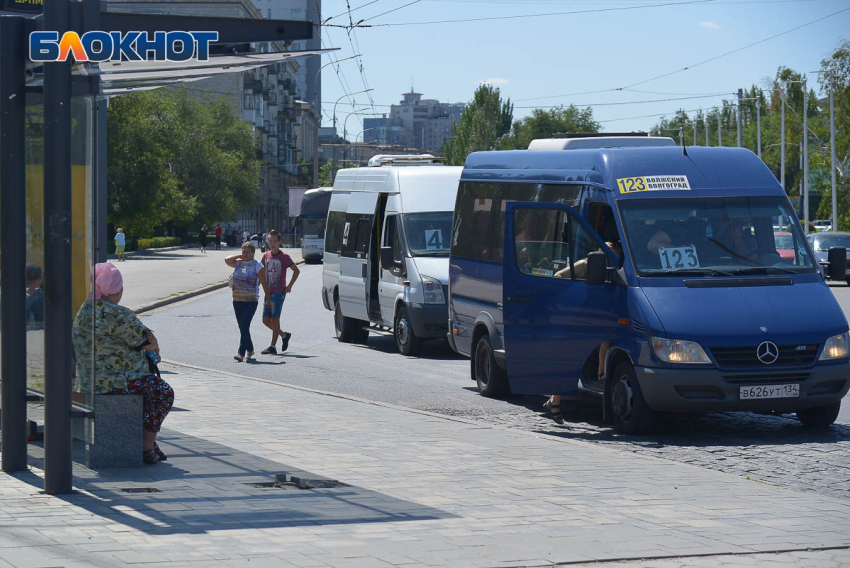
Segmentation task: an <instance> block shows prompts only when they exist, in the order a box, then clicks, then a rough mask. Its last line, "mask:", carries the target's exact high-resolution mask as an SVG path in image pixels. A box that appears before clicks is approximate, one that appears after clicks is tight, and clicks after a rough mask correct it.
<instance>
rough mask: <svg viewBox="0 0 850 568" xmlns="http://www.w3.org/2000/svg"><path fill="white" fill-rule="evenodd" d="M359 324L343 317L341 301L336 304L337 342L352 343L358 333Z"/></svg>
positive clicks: (352, 319) (335, 325) (335, 327)
mask: <svg viewBox="0 0 850 568" xmlns="http://www.w3.org/2000/svg"><path fill="white" fill-rule="evenodd" d="M357 324H358V321H357V320H356V319H354V318H349V317H346V316H344V315H342V308H340V307H339V300H337V301H336V302H334V330H335V331H336V338H337V341H341V342H342V343H351V342H352V341H353V340H354V335H355V333H356V332H357Z"/></svg>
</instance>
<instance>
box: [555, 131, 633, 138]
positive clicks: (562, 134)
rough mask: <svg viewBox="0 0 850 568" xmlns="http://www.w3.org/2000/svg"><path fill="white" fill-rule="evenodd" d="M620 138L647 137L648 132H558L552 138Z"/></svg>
mask: <svg viewBox="0 0 850 568" xmlns="http://www.w3.org/2000/svg"><path fill="white" fill-rule="evenodd" d="M620 136H649V132H559V133H557V134H553V135H552V138H610V137H620Z"/></svg>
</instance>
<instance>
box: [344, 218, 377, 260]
mask: <svg viewBox="0 0 850 568" xmlns="http://www.w3.org/2000/svg"><path fill="white" fill-rule="evenodd" d="M373 217H374V215H365V214H362V213H349V214H347V215H346V216H345V223H344V224H347V225H348V238H347V239H346V238H343V243H342V256H346V257H354V258H365V256H366V253H367V251H368V250H369V239H370V237H371V235H372V219H373Z"/></svg>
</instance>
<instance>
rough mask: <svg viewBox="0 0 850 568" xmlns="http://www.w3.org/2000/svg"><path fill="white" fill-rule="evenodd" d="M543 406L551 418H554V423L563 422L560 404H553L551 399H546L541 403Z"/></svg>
mask: <svg viewBox="0 0 850 568" xmlns="http://www.w3.org/2000/svg"><path fill="white" fill-rule="evenodd" d="M543 408H545V409H546V410H547V411H548V412H549V414H550V415H551V416H552V420H554V421H555V423H556V424H563V423H564V417H563V415H562V414H561V405H559V404H556V405H554V406H553V405H552V401H551V400H547V401H546V402H544V403H543Z"/></svg>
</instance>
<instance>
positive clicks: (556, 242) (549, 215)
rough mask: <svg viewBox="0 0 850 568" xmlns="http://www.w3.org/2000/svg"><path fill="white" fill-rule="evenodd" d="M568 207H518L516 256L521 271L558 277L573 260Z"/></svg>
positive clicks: (515, 235) (515, 227)
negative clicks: (570, 256)
mask: <svg viewBox="0 0 850 568" xmlns="http://www.w3.org/2000/svg"><path fill="white" fill-rule="evenodd" d="M567 219H568V217H567V213H566V211H561V210H559V209H516V210H515V211H514V238H513V240H514V257H515V258H516V263H517V268H518V269H519V270H520V272H524V273H525V274H531V275H533V276H544V277H554V276H555V273H557V272H559V271H561V270H564V269H568V268H569V263H570V258H569V254H570V246H569V225H568V221H567Z"/></svg>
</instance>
